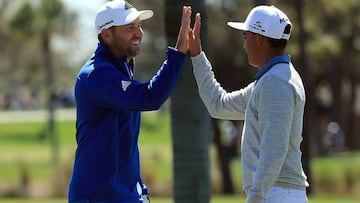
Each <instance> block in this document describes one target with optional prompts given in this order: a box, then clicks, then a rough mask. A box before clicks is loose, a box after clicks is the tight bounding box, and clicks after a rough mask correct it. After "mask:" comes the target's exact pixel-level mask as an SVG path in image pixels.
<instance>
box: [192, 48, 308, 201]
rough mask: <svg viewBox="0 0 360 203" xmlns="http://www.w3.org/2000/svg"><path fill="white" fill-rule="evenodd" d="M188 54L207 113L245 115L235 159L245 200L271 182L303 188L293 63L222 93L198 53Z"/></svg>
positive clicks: (300, 103)
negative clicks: (238, 152) (255, 80)
mask: <svg viewBox="0 0 360 203" xmlns="http://www.w3.org/2000/svg"><path fill="white" fill-rule="evenodd" d="M191 59H192V64H193V69H194V75H195V79H196V82H197V85H198V88H199V94H200V97H201V99H202V100H203V102H204V103H205V105H206V107H207V109H208V111H209V113H210V115H211V116H212V117H214V118H219V119H226V120H245V124H244V129H243V136H242V143H241V164H242V177H243V189H244V190H245V192H246V194H247V201H246V202H247V203H258V202H259V203H260V202H262V201H263V200H264V198H265V195H266V193H267V191H268V190H269V189H270V188H271V187H273V186H280V187H286V188H291V189H301V190H305V188H306V187H307V186H308V183H307V181H306V175H305V174H304V172H303V169H302V165H301V151H300V143H301V141H302V136H301V133H302V125H303V113H304V105H305V91H304V87H303V84H302V81H301V78H300V76H299V74H298V73H297V72H296V70H295V69H294V67H293V65H292V64H291V63H279V64H275V65H274V66H273V67H272V68H271V69H270V70H269V71H268V72H266V73H265V74H264V75H263V76H262V77H261V78H260V79H259V80H258V81H257V82H256V83H255V82H253V83H250V84H249V85H248V86H247V87H245V88H243V89H240V90H237V91H233V92H226V91H225V90H224V89H223V88H222V87H221V86H220V84H219V83H218V82H217V81H216V79H215V78H214V73H213V71H212V67H211V64H210V62H209V61H208V59H207V58H206V56H205V53H204V52H202V53H201V54H199V55H198V56H195V57H192V58H191Z"/></svg>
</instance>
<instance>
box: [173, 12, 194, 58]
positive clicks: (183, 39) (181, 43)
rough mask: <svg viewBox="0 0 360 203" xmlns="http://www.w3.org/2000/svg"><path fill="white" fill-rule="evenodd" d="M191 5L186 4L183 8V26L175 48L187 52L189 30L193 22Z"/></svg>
mask: <svg viewBox="0 0 360 203" xmlns="http://www.w3.org/2000/svg"><path fill="white" fill-rule="evenodd" d="M190 17H191V7H190V6H184V7H183V9H182V16H181V26H180V30H179V35H178V38H177V42H176V46H175V48H176V49H177V50H178V51H180V52H182V53H184V54H186V53H187V52H188V50H189V32H191V29H190V23H191V18H190Z"/></svg>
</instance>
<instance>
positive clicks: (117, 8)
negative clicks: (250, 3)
mask: <svg viewBox="0 0 360 203" xmlns="http://www.w3.org/2000/svg"><path fill="white" fill-rule="evenodd" d="M152 15H153V12H152V11H151V10H143V11H138V10H137V9H136V8H134V7H133V6H132V5H131V4H129V3H127V2H126V1H123V0H115V1H110V2H107V3H106V4H105V5H104V6H103V7H101V8H100V10H99V11H98V13H97V15H96V19H95V29H96V32H97V34H98V39H99V44H98V47H97V49H96V51H95V53H94V55H93V56H92V57H91V58H90V59H89V60H88V61H87V62H86V64H85V65H84V66H83V67H82V68H81V70H80V72H79V74H78V76H77V79H76V84H75V98H76V113H77V120H76V141H77V149H76V155H75V163H74V169H73V174H72V177H71V181H70V186H69V195H68V200H69V202H77V203H78V202H98V203H99V202H102V203H105V202H106V203H114V202H117V203H119V202H122V203H125V202H126V203H130V202H131V203H132V202H134V203H135V202H148V197H147V195H148V190H147V188H146V186H145V185H144V183H143V181H142V179H141V176H140V163H139V162H140V161H139V148H138V136H139V129H140V112H141V111H151V110H157V109H159V108H160V106H161V105H162V104H163V103H164V102H165V101H166V99H167V98H168V97H169V96H170V95H171V93H172V92H173V90H174V88H175V85H176V83H177V81H178V79H179V76H180V73H181V71H182V68H183V66H184V62H185V54H186V52H187V51H188V32H189V31H190V16H191V8H190V7H187V6H184V7H183V10H182V20H181V26H180V31H179V35H178V40H177V43H176V46H175V48H171V47H169V48H168V49H167V59H166V60H165V61H164V62H163V64H162V66H161V67H160V69H159V70H158V72H157V73H156V74H155V76H154V77H153V78H152V79H151V80H150V81H149V82H146V83H141V82H138V81H136V80H134V79H133V68H134V57H135V56H136V55H138V54H139V52H140V42H141V39H142V36H143V30H142V27H141V21H142V20H146V19H149V18H151V17H152Z"/></svg>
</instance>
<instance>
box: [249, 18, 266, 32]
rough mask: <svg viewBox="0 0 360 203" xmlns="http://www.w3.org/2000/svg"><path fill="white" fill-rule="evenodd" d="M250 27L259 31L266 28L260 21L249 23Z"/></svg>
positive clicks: (263, 30)
mask: <svg viewBox="0 0 360 203" xmlns="http://www.w3.org/2000/svg"><path fill="white" fill-rule="evenodd" d="M250 27H251V28H252V29H254V30H258V31H261V32H266V30H265V29H264V28H263V26H262V25H261V22H260V21H256V22H255V23H254V24H253V25H250Z"/></svg>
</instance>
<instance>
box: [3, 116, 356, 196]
mask: <svg viewBox="0 0 360 203" xmlns="http://www.w3.org/2000/svg"><path fill="white" fill-rule="evenodd" d="M0 117H1V115H0ZM2 119H3V120H4V118H2ZM31 119H32V117H29V118H28V120H27V121H26V122H25V121H24V122H4V123H0V132H1V133H0V203H3V202H5V203H6V202H9V203H22V202H29V203H33V202H34V203H35V202H37V203H58V202H67V201H66V199H65V197H66V189H67V185H68V180H69V177H70V174H71V170H72V163H73V160H74V152H75V149H76V142H75V121H74V119H67V120H61V121H59V122H57V123H56V124H57V125H56V132H57V135H58V141H59V155H60V160H59V163H58V164H54V163H53V161H52V150H51V147H50V146H51V145H50V140H49V138H47V137H45V138H42V135H43V134H44V130H45V129H46V123H45V122H44V121H39V120H38V119H34V121H33V122H31V121H32V120H31ZM0 120H1V119H0ZM139 146H140V151H141V166H142V176H143V179H144V181H145V182H146V183H147V184H148V186H149V188H150V192H151V194H152V195H153V197H152V202H153V203H171V202H172V198H170V197H169V196H171V194H172V181H173V180H172V165H173V163H172V141H171V128H170V115H169V113H168V112H166V111H157V112H149V113H144V114H143V119H142V128H141V131H140V138H139ZM311 167H312V178H313V182H312V187H313V189H314V192H315V193H314V194H315V196H311V197H310V202H314V203H325V202H326V203H332V202H334V203H335V202H336V203H355V202H357V203H358V202H360V197H359V194H360V154H359V153H356V152H352V153H343V154H340V155H338V156H334V157H316V158H313V159H312V160H311ZM210 170H211V178H212V191H213V194H212V195H213V198H212V201H211V202H212V203H235V202H244V195H243V193H242V190H241V182H242V180H241V165H240V157H237V158H235V159H234V160H233V161H232V164H231V173H232V176H233V181H234V186H235V190H236V193H237V195H236V196H219V194H220V189H219V188H220V185H221V182H220V181H219V180H220V175H219V174H220V172H219V167H218V165H217V157H216V153H215V150H214V149H213V147H212V148H211V169H210ZM24 180H26V181H27V184H29V187H31V188H30V192H29V194H27V195H28V196H31V197H44V199H42V198H40V199H34V198H29V199H5V198H4V197H14V196H15V197H21V194H19V192H18V191H19V187H20V185H21V184H23V182H24ZM320 194H321V195H320ZM51 196H56V197H62V198H60V199H47V197H51ZM163 196H165V197H163Z"/></svg>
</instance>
